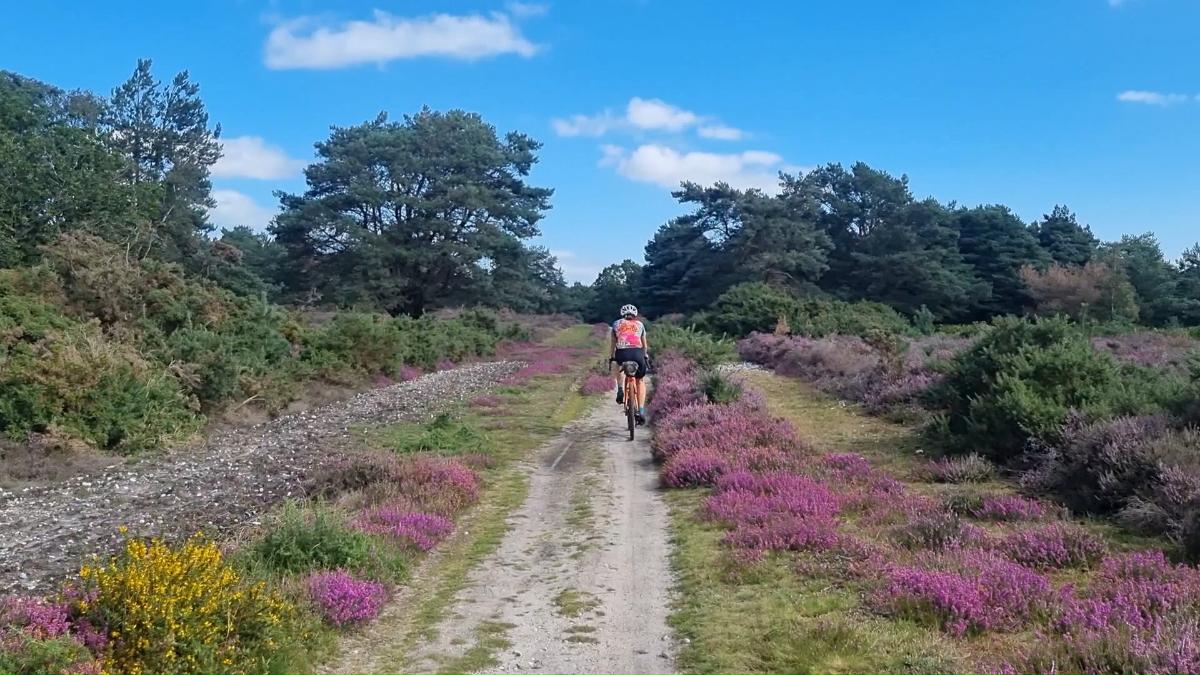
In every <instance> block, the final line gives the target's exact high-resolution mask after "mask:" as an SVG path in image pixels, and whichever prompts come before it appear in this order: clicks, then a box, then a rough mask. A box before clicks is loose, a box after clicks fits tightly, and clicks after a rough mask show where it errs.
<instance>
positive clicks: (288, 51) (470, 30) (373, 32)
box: [264, 11, 538, 70]
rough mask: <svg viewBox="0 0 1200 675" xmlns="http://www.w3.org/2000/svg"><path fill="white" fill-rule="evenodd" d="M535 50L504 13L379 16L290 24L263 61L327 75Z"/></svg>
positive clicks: (271, 41)
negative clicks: (363, 66) (393, 64)
mask: <svg viewBox="0 0 1200 675" xmlns="http://www.w3.org/2000/svg"><path fill="white" fill-rule="evenodd" d="M537 50H538V48H537V45H535V44H533V43H532V42H530V41H529V40H528V39H526V38H525V36H523V35H522V34H521V30H520V28H519V27H518V26H516V25H515V24H514V23H513V22H512V21H511V20H510V19H509V17H508V15H506V14H501V13H495V14H491V15H489V16H483V15H480V14H471V15H466V16H456V15H451V14H434V15H431V16H423V17H399V16H394V15H392V14H389V13H387V12H383V11H376V12H375V14H374V17H373V18H372V20H370V21H347V22H344V23H340V24H328V23H322V22H321V21H319V20H318V19H315V18H312V17H300V18H297V19H293V20H290V21H286V22H284V23H282V24H280V25H278V26H276V27H275V28H274V29H273V30H272V31H271V34H270V35H269V36H267V44H266V48H265V55H264V59H265V61H266V64H267V67H269V68H274V69H278V70H286V69H312V70H328V69H333V68H344V67H347V66H354V65H359V64H363V63H377V64H382V63H387V62H389V61H394V60H396V59H411V58H418V57H425V56H432V57H442V58H450V59H460V60H466V61H471V60H476V59H482V58H487V57H491V56H499V55H502V54H517V55H520V56H525V57H529V56H533V55H534V54H535V53H537Z"/></svg>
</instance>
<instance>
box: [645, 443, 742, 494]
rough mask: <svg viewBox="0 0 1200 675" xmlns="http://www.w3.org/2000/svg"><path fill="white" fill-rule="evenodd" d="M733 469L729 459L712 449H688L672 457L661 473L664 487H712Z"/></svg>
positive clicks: (660, 476) (660, 478) (660, 477)
mask: <svg viewBox="0 0 1200 675" xmlns="http://www.w3.org/2000/svg"><path fill="white" fill-rule="evenodd" d="M730 469H731V464H730V462H729V458H728V457H726V456H725V454H724V453H722V452H721V451H720V450H715V449H712V448H688V449H687V450H684V451H682V452H679V453H676V454H675V455H672V456H671V457H670V458H669V459H668V460H667V461H666V463H665V464H663V467H662V469H661V470H660V471H659V480H660V481H661V482H662V484H663V486H664V487H669V488H689V487H703V486H706V485H712V484H713V483H715V482H716V481H717V479H718V478H720V477H721V476H722V475H724V474H725V473H728V472H729V470H730Z"/></svg>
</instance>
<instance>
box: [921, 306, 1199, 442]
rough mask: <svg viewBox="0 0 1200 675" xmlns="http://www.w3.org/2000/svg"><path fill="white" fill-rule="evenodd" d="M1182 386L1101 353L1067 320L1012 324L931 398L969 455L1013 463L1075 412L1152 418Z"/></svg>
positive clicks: (979, 347)
mask: <svg viewBox="0 0 1200 675" xmlns="http://www.w3.org/2000/svg"><path fill="white" fill-rule="evenodd" d="M1177 391H1178V383H1177V382H1174V381H1173V380H1172V379H1171V378H1168V377H1167V376H1165V375H1162V374H1160V373H1156V372H1154V371H1151V370H1149V369H1146V368H1139V367H1136V366H1129V365H1124V366H1122V365H1118V364H1117V363H1116V362H1115V361H1114V360H1113V359H1112V358H1111V357H1109V356H1108V355H1106V354H1100V353H1097V352H1096V351H1095V350H1094V349H1093V348H1092V346H1091V343H1090V342H1089V341H1088V340H1087V339H1086V337H1085V336H1084V335H1083V334H1082V333H1080V332H1079V331H1078V330H1077V329H1076V328H1075V327H1073V326H1072V325H1071V324H1070V323H1068V322H1067V321H1066V320H1064V319H1058V318H1054V319H1038V320H1034V321H1029V320H1023V319H1017V318H1012V317H1006V318H1001V319H997V320H996V321H995V325H994V327H993V328H992V330H990V331H988V332H987V333H985V334H984V336H983V337H982V338H981V339H980V340H979V341H978V342H977V343H976V344H975V345H974V346H973V347H972V348H971V349H969V350H967V351H966V352H964V353H962V354H960V355H959V356H958V357H957V358H956V359H955V360H954V361H953V362H952V363H951V365H950V367H949V372H948V374H947V377H946V379H945V380H944V382H943V383H942V384H941V385H940V386H939V387H938V388H937V389H935V390H934V391H933V392H932V396H933V399H934V400H935V401H936V402H937V403H939V404H940V405H942V406H944V407H945V409H946V413H947V417H946V429H947V430H948V431H949V433H950V435H951V438H952V440H953V443H954V445H955V446H956V447H957V448H958V449H961V450H963V451H968V452H969V451H972V450H976V449H978V450H979V451H981V452H982V453H983V454H985V455H986V456H988V457H989V458H991V459H993V460H995V461H998V462H1001V463H1003V462H1007V461H1010V460H1012V459H1014V458H1016V457H1017V456H1019V455H1020V454H1021V453H1022V451H1023V450H1024V449H1025V445H1026V442H1027V441H1029V440H1030V439H1040V440H1043V441H1049V442H1053V441H1055V440H1056V439H1057V437H1058V435H1059V432H1060V430H1061V427H1062V423H1063V420H1064V418H1065V417H1066V414H1067V412H1068V411H1070V410H1072V409H1074V410H1079V411H1081V412H1083V413H1084V414H1085V415H1087V416H1089V417H1092V418H1099V419H1103V418H1108V417H1111V416H1114V415H1119V414H1138V413H1144V412H1153V411H1155V410H1158V409H1161V408H1162V406H1163V405H1164V404H1165V403H1167V402H1169V401H1170V400H1172V399H1173V398H1175V396H1176V395H1177V394H1176V392H1177Z"/></svg>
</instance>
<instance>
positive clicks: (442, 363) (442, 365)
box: [435, 359, 458, 371]
mask: <svg viewBox="0 0 1200 675" xmlns="http://www.w3.org/2000/svg"><path fill="white" fill-rule="evenodd" d="M435 367H436V368H437V370H439V371H443V370H454V369H455V368H457V367H458V364H457V363H455V362H453V361H451V360H450V359H439V360H438V362H437V365H436V366H435Z"/></svg>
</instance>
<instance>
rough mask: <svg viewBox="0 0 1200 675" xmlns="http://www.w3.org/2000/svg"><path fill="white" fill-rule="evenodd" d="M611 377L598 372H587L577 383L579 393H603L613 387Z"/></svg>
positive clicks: (590, 394)
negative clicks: (578, 383)
mask: <svg viewBox="0 0 1200 675" xmlns="http://www.w3.org/2000/svg"><path fill="white" fill-rule="evenodd" d="M613 386H614V385H613V378H612V377H611V376H608V375H602V374H600V373H588V376H587V377H585V378H584V379H583V383H582V384H580V385H579V393H581V394H583V395H584V396H593V395H595V394H603V393H604V392H607V391H612V389H613Z"/></svg>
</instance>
